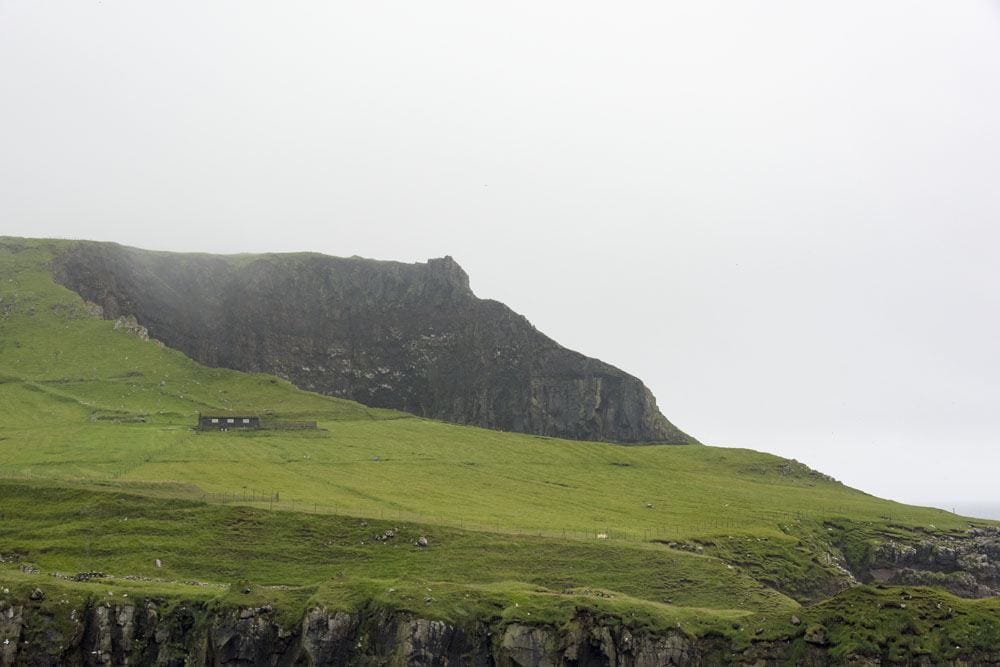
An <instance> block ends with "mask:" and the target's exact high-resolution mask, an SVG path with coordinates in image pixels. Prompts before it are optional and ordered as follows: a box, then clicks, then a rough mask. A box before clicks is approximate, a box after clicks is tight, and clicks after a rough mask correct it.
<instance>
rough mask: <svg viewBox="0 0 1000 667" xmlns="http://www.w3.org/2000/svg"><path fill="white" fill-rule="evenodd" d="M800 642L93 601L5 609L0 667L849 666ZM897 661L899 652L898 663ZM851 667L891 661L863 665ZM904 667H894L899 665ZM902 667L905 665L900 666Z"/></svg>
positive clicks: (920, 660)
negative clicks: (286, 615) (285, 618)
mask: <svg viewBox="0 0 1000 667" xmlns="http://www.w3.org/2000/svg"><path fill="white" fill-rule="evenodd" d="M806 634H807V636H806V638H805V640H804V641H797V642H790V641H788V640H787V639H784V640H768V641H754V642H752V643H750V644H748V645H746V644H745V645H742V646H736V645H734V644H732V643H731V642H730V641H729V640H727V639H725V638H723V637H702V638H693V637H690V636H688V635H686V634H684V633H683V632H681V631H680V630H676V631H668V632H666V633H663V634H649V633H644V632H634V631H632V630H629V629H628V628H625V627H622V626H621V625H620V623H618V622H613V623H611V624H602V623H601V622H600V621H598V620H597V619H595V618H594V617H592V616H589V615H587V614H581V615H579V616H577V617H576V618H575V619H573V620H572V622H570V623H569V624H568V625H566V626H564V627H561V628H555V627H551V626H545V625H538V626H532V625H523V624H520V623H512V624H509V625H506V626H488V625H485V624H482V623H475V624H473V625H472V626H470V627H458V626H455V625H451V624H449V623H445V622H442V621H436V620H429V619H423V618H414V617H412V616H411V615H409V614H406V613H397V614H392V613H389V612H386V611H381V612H371V613H345V612H342V611H328V610H326V609H324V608H313V609H310V610H308V611H307V612H306V614H305V616H304V618H303V619H302V621H301V622H300V623H298V624H294V623H293V624H292V625H284V624H283V623H282V622H281V621H280V620H279V618H278V616H277V615H276V614H275V612H274V610H272V609H271V608H270V607H261V608H244V609H230V610H218V611H211V610H209V609H208V608H206V607H204V606H198V605H192V606H190V607H189V606H184V605H181V606H173V607H167V608H164V609H162V610H161V609H158V607H157V604H156V603H154V602H152V601H148V600H147V601H137V602H136V603H134V604H124V603H122V602H116V603H112V602H103V601H96V602H94V601H92V602H90V603H88V606H87V607H85V608H84V609H66V608H65V607H64V608H62V609H59V610H54V609H45V608H42V607H39V606H36V605H33V604H13V605H10V604H8V603H5V602H0V637H2V638H3V640H2V643H0V667H9V666H11V665H38V666H43V667H48V666H51V667H55V666H56V665H72V666H83V665H86V666H97V665H154V666H159V667H166V666H170V667H174V666H177V667H179V666H181V665H192V666H194V665H213V666H219V667H228V666H235V665H264V666H279V665H281V666H284V665H315V666H320V665H324V666H325V665H333V666H337V667H342V666H349V665H407V666H410V667H421V666H428V667H429V666H441V667H446V666H451V665H463V666H466V667H598V666H600V667H687V666H692V667H710V666H715V665H739V666H745V667H749V666H750V665H754V666H757V665H785V664H796V665H805V666H817V667H818V666H820V665H830V664H841V663H842V659H837V658H835V657H834V656H833V655H832V654H831V653H830V646H829V645H828V641H827V637H826V634H825V629H824V628H822V627H821V626H817V627H815V628H810V629H809V630H807V632H806ZM897 658H898V656H897ZM998 661H1000V652H997V651H996V650H992V649H990V650H987V651H983V650H978V651H967V652H964V653H963V654H961V655H960V656H959V657H957V658H956V659H955V660H948V661H943V662H942V661H935V660H934V659H933V658H931V657H929V656H926V655H921V656H912V660H908V661H907V662H906V663H905V664H910V665H919V666H926V667H931V666H932V665H942V664H951V665H956V666H957V665H972V664H975V665H986V664H1000V662H998ZM848 662H850V664H872V665H874V664H884V663H882V662H881V661H880V660H878V659H876V658H873V659H871V660H862V659H855V660H853V661H848ZM892 664H897V663H892ZM898 664H904V663H902V662H901V663H898Z"/></svg>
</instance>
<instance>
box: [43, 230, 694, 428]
mask: <svg viewBox="0 0 1000 667" xmlns="http://www.w3.org/2000/svg"><path fill="white" fill-rule="evenodd" d="M53 273H54V275H55V277H56V279H57V280H58V281H59V282H60V283H61V284H63V285H65V286H66V287H68V288H70V289H72V290H74V291H76V292H77V293H79V294H80V295H81V296H82V297H83V298H84V299H86V300H87V301H90V302H93V303H96V304H97V305H99V306H100V307H101V308H102V309H103V315H104V317H105V318H108V319H112V320H118V319H119V318H126V319H124V320H119V321H122V322H134V326H135V327H145V329H148V335H149V336H151V337H153V338H155V339H157V340H160V341H163V342H164V343H166V344H167V345H169V346H170V347H173V348H175V349H178V350H181V351H182V352H184V353H185V354H187V355H188V356H190V357H191V358H193V359H195V360H197V361H199V362H201V363H204V364H207V365H210V366H221V367H225V368H233V369H237V370H243V371H252V372H267V373H273V374H275V375H278V376H281V377H284V378H286V379H288V380H290V381H291V382H293V383H294V384H295V385H297V386H299V387H302V388H304V389H309V390H312V391H317V392H321V393H324V394H328V395H332V396H339V397H343V398H349V399H352V400H356V401H359V402H361V403H364V404H366V405H370V406H375V407H388V408H396V409H400V410H405V411H407V412H411V413H414V414H417V415H421V416H425V417H432V418H435V419H442V420H446V421H451V422H456V423H462V424H473V425H477V426H483V427H487V428H498V429H503V430H510V431H519V432H523V433H535V434H540V435H548V436H559V437H566V438H574V439H583V440H606V441H615V442H623V443H638V442H668V443H677V444H680V443H692V442H694V440H693V439H692V438H691V437H690V436H687V435H686V434H684V433H683V432H681V431H680V430H679V429H677V428H676V427H675V426H674V425H673V424H671V423H670V422H669V421H668V420H667V419H666V418H665V417H663V415H662V414H661V413H660V411H659V409H658V408H657V406H656V401H655V399H654V398H653V395H652V394H651V393H650V391H649V390H648V389H647V388H646V387H645V386H644V385H643V383H642V382H641V381H639V380H638V379H637V378H635V377H632V376H631V375H628V374H627V373H624V372H623V371H621V370H619V369H617V368H614V367H613V366H610V365H608V364H606V363H604V362H601V361H598V360H596V359H591V358H588V357H585V356H583V355H581V354H579V353H577V352H573V351H571V350H567V349H566V348H564V347H562V346H560V345H558V344H557V343H555V342H554V341H553V340H551V339H550V338H548V337H546V336H545V335H543V334H542V333H540V332H539V331H538V330H537V329H535V328H534V327H533V326H532V325H531V324H530V323H529V322H528V321H527V320H526V319H525V318H524V317H522V316H521V315H518V314H517V313H515V312H513V311H512V310H511V309H510V308H508V307H507V306H505V305H503V304H502V303H499V302H496V301H490V300H483V299H479V298H477V297H476V296H475V295H474V294H473V293H472V291H471V289H470V288H469V279H468V276H467V275H466V274H465V272H464V271H463V270H462V268H461V267H460V266H459V265H458V264H457V263H456V262H455V261H454V260H453V259H451V258H450V257H445V258H442V259H432V260H430V261H428V262H426V263H423V264H403V263H398V262H382V261H374V260H368V259H361V258H357V257H352V258H339V257H329V256H325V255H318V254H305V253H303V254H283V255H256V256H222V255H195V254H176V253H159V252H149V251H144V250H138V249H134V248H126V247H122V246H119V245H116V244H108V243H92V242H79V243H76V244H73V245H72V246H71V247H70V248H69V249H68V250H67V251H66V252H64V253H62V254H61V255H60V256H59V257H58V258H57V259H56V260H55V261H54V265H53ZM130 317H134V318H135V320H131V319H128V318H130ZM143 333H145V331H144V330H143Z"/></svg>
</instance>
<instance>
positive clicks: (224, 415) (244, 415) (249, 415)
mask: <svg viewBox="0 0 1000 667" xmlns="http://www.w3.org/2000/svg"><path fill="white" fill-rule="evenodd" d="M198 418H199V419H235V418H240V419H260V415H258V414H254V413H253V412H226V411H222V410H213V411H212V412H199V413H198Z"/></svg>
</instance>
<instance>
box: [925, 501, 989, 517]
mask: <svg viewBox="0 0 1000 667" xmlns="http://www.w3.org/2000/svg"><path fill="white" fill-rule="evenodd" d="M915 504H916V505H925V506H926V507H938V508H940V509H943V510H947V511H948V512H951V511H954V512H955V513H957V514H961V515H962V516H971V517H976V518H978V519H996V520H998V521H1000V503H951V504H949V503H915Z"/></svg>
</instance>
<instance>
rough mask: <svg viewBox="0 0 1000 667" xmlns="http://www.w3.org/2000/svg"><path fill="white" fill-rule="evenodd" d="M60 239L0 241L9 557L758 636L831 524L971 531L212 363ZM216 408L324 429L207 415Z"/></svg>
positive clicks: (165, 578)
mask: <svg viewBox="0 0 1000 667" xmlns="http://www.w3.org/2000/svg"><path fill="white" fill-rule="evenodd" d="M59 247H60V242H54V241H29V240H24V239H7V238H0V500H2V510H0V513H2V518H3V528H4V530H3V534H2V536H0V556H4V555H6V556H11V555H13V556H15V557H16V558H15V559H14V561H16V562H31V563H34V564H35V565H37V567H39V568H41V569H42V570H43V571H50V572H51V571H59V572H66V573H72V572H79V571H88V570H100V571H104V572H108V573H111V574H114V575H116V576H118V577H121V576H126V575H136V576H143V577H151V578H155V579H157V580H159V582H158V583H155V584H142V585H144V586H154V587H155V586H161V587H165V589H167V590H168V591H171V592H172V593H171V594H178V595H179V594H183V592H184V591H185V590H186V589H185V588H184V584H183V582H185V581H189V580H198V581H203V582H207V583H210V584H219V585H225V584H228V583H231V582H233V581H237V580H250V581H252V582H254V583H255V584H258V585H260V586H262V587H265V588H263V589H262V590H265V591H271V593H269V594H273V595H275V596H279V597H280V596H284V597H285V598H287V600H286V602H287V604H288V605H290V607H292V608H294V607H296V605H299V606H300V605H303V604H306V603H307V602H315V601H317V600H321V601H322V602H323V603H325V604H329V605H331V606H336V605H337V604H343V605H345V606H350V605H352V604H357V603H358V601H359V600H373V599H374V600H381V601H382V602H383V603H385V604H387V605H392V606H395V607H399V608H408V609H413V610H416V611H419V612H420V613H421V614H429V615H431V616H439V617H442V618H463V617H467V616H469V615H475V614H485V615H486V616H487V617H493V616H499V617H504V618H507V617H519V618H520V617H523V618H524V619H527V620H532V619H533V620H546V619H558V618H561V617H563V616H565V615H566V614H567V613H569V612H570V611H572V609H573V608H577V607H578V606H579V605H585V606H588V607H590V608H593V609H595V610H598V611H600V612H601V613H607V614H611V615H618V616H619V617H622V616H624V615H630V618H632V619H633V621H634V622H636V623H643V624H649V625H651V626H667V625H670V626H673V625H675V624H676V623H678V622H680V623H684V624H687V625H688V626H690V627H691V628H693V629H696V628H699V627H703V628H707V627H715V628H718V627H724V628H728V630H727V631H735V630H732V629H733V628H734V627H736V626H737V625H740V624H739V623H734V621H736V620H739V619H743V618H748V617H752V616H755V615H756V616H761V615H765V616H766V615H772V618H773V614H775V613H780V614H783V615H787V614H786V612H789V611H790V610H796V609H799V605H800V604H801V603H805V602H813V601H815V600H817V599H821V598H820V596H819V595H818V594H817V593H816V591H815V587H816V584H817V582H819V583H822V582H824V581H828V580H829V581H832V580H835V579H836V578H837V577H839V576H841V573H839V572H838V571H837V567H836V566H835V565H834V564H832V563H831V562H830V560H829V558H828V557H827V556H828V552H829V551H830V549H832V548H833V547H832V546H831V544H830V541H829V540H830V538H829V537H828V531H829V530H830V529H829V527H828V523H829V522H830V521H839V522H841V523H845V522H847V523H849V524H850V525H851V526H855V527H860V529H861V530H859V531H855V532H856V533H858V534H860V535H862V538H860V539H866V536H870V535H875V534H879V533H892V534H904V535H905V534H906V533H908V532H909V533H913V534H917V533H922V532H936V533H942V532H948V531H961V530H964V529H965V528H967V527H968V525H969V520H968V519H964V518H962V517H958V516H955V515H952V514H949V513H946V512H942V511H939V510H934V509H926V508H917V507H912V506H906V505H901V504H898V503H894V502H890V501H886V500H881V499H878V498H875V497H873V496H870V495H867V494H865V493H862V492H860V491H857V490H854V489H850V488H848V487H845V486H843V485H841V484H839V483H837V482H835V481H833V480H830V479H828V478H826V477H824V476H823V475H820V474H818V473H816V472H814V471H811V470H809V469H808V468H806V467H805V466H803V465H801V464H798V463H795V462H792V461H788V460H786V459H782V458H779V457H776V456H772V455H768V454H763V453H759V452H754V451H749V450H742V449H723V448H715V447H709V446H702V445H689V446H631V447H625V446H618V445H611V444H605V443H590V442H573V441H565V440H558V439H552V438H542V437H535V436H528V435H520V434H512V433H499V432H494V431H488V430H483V429H477V428H470V427H463V426H456V425H450V424H444V423H440V422H434V421H429V420H424V419H418V418H415V417H412V416H410V415H406V414H402V413H398V412H393V411H389V410H379V409H371V408H367V407H365V406H362V405H359V404H357V403H353V402H350V401H345V400H339V399H334V398H329V397H323V396H319V395H316V394H311V393H308V392H304V391H300V390H298V389H296V388H294V387H293V386H291V385H290V384H289V383H287V382H285V381H283V380H280V379H278V378H274V377H271V376H267V375H252V374H245V373H238V372H234V371H226V370H218V369H210V368H205V367H202V366H200V365H198V364H196V363H194V362H193V361H191V360H189V359H188V358H186V357H185V356H183V355H182V354H180V353H178V352H176V351H173V350H170V349H167V348H164V347H163V346H162V345H160V344H158V343H156V342H155V341H143V340H141V339H140V338H139V337H137V336H135V335H133V334H130V333H127V332H125V331H121V330H116V329H115V328H114V323H113V322H109V321H104V320H102V319H100V318H99V317H98V316H96V315H95V314H94V313H93V312H92V311H91V310H90V309H88V308H87V306H86V304H84V303H83V301H82V300H81V299H80V298H79V297H78V296H77V295H76V294H74V293H72V292H70V291H68V290H66V289H64V288H62V287H61V286H59V285H57V284H56V283H55V282H54V281H53V279H52V277H51V275H50V272H49V270H48V268H47V267H48V263H49V261H50V260H51V257H52V254H53V253H54V252H56V251H58V249H59ZM213 410H238V411H248V412H255V413H261V414H267V415H273V416H274V417H277V418H288V419H309V420H316V421H317V422H318V423H319V426H320V429H319V430H317V431H302V432H290V431H289V432H284V431H258V432H235V431H231V432H226V433H199V432H196V431H194V430H193V428H192V427H193V425H194V424H195V419H196V416H197V414H198V413H199V412H201V411H204V412H211V411H213ZM390 528H395V529H398V535H397V536H396V537H394V538H392V539H390V540H388V541H386V542H380V541H377V540H374V539H373V537H374V536H375V535H378V534H381V533H382V532H384V531H385V530H388V529H390ZM420 535H424V536H427V537H428V538H429V540H430V547H429V548H426V549H421V548H419V547H415V546H414V545H413V541H414V540H415V539H416V538H417V537H419V536H420ZM604 536H606V537H604ZM670 542H673V543H675V544H674V546H673V547H671V546H668V544H667V543H670ZM737 556H738V560H740V561H741V562H742V564H741V565H740V566H737V567H734V566H733V565H732V564H731V563H732V562H734V561H735V560H737ZM157 558H159V559H161V560H162V561H163V563H164V567H163V568H154V566H153V561H154V559H157ZM4 572H5V573H4V574H3V575H2V576H3V577H6V579H5V581H7V580H9V581H10V582H11V585H20V583H19V582H20V579H19V577H20V576H21V575H20V574H19V573H16V572H13V571H4ZM64 585H65V586H68V587H69V588H70V589H72V590H77V589H78V588H80V587H81V586H83V587H84V589H85V588H86V585H83V584H79V585H77V584H69V583H67V584H64ZM102 585H103V584H102ZM115 585H117V586H120V587H125V588H127V587H129V586H139V585H140V584H137V583H134V582H133V583H125V582H122V581H121V580H119V581H118V582H117V583H116V584H115ZM74 586H76V588H74ZM275 586H281V587H287V588H280V589H278V588H273V589H272V588H266V587H275ZM390 589H393V590H394V591H395V592H394V593H389V592H388V591H389V590H390ZM425 589H432V590H433V591H434V593H432V594H430V595H426V594H424V593H425ZM67 590H69V589H67ZM197 590H198V591H199V593H198V595H201V596H204V595H209V593H207V592H206V591H209V592H211V595H209V596H210V597H211V596H220V595H221V596H224V595H226V593H224V592H220V591H223V589H219V588H211V587H209V588H204V587H203V588H198V589H197ZM178 591H179V592H178ZM595 591H600V592H601V593H602V595H595V594H594V592H595ZM67 594H69V593H67ZM603 595H607V596H610V597H603ZM427 597H432V598H433V600H432V601H431V602H429V603H428V602H427V601H426V600H425V598H427ZM826 604H834V603H833V602H827V603H826ZM959 604H961V605H966V606H969V608H970V609H972V610H974V614H973V615H976V614H980V613H981V612H982V610H983V609H985V610H987V611H986V612H985V613H987V615H991V614H995V613H996V607H995V605H994V606H992V607H989V606H988V605H986V603H983V605H985V606H981V607H977V606H975V605H976V604H979V603H972V602H955V603H954V605H959ZM954 605H953V606H954ZM817 609H820V607H817ZM529 612H530V615H532V616H531V619H528V616H529ZM798 613H806V612H801V611H800V612H798ZM817 613H819V612H817ZM768 627H770V626H768ZM741 631H742V630H741ZM768 632H770V630H768ZM776 632H777V630H776Z"/></svg>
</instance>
